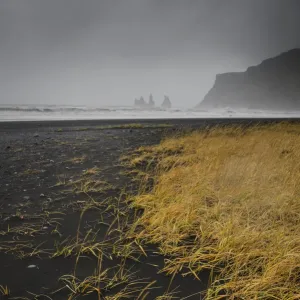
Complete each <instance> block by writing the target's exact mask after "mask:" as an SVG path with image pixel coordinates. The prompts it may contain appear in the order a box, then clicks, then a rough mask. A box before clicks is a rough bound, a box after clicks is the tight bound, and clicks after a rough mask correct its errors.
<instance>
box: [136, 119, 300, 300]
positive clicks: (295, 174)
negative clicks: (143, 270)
mask: <svg viewBox="0 0 300 300" xmlns="http://www.w3.org/2000/svg"><path fill="white" fill-rule="evenodd" d="M139 153H140V156H135V157H133V162H132V165H133V166H135V165H136V163H137V162H139V163H140V162H141V161H142V160H145V165H147V162H149V160H151V161H156V167H155V169H154V170H153V168H149V169H148V172H147V173H148V174H147V175H148V177H149V176H153V177H154V187H153V189H152V190H151V191H150V192H143V191H145V189H141V192H140V193H139V195H137V196H136V197H134V198H133V199H132V201H133V203H132V205H134V206H136V207H141V208H143V209H144V214H143V216H142V217H141V218H140V219H138V220H137V222H136V223H135V227H134V228H133V229H134V233H133V236H134V237H135V238H136V239H138V240H142V241H147V242H151V243H158V244H159V245H160V251H161V253H163V254H164V255H168V257H170V258H169V259H167V260H166V264H165V268H164V271H165V272H167V273H169V274H173V273H177V272H182V273H183V274H186V273H189V274H193V275H194V276H195V277H198V276H201V275H199V274H200V272H201V271H202V270H204V269H209V270H212V274H213V276H212V279H211V284H210V286H209V288H208V291H207V295H206V299H225V298H226V299H228V298H229V299H300V281H299V280H300V125H299V124H287V123H285V124H277V125H269V126H259V127H258V126H257V127H254V128H253V127H252V128H248V129H242V128H240V127H231V128H228V127H227V128H215V129H211V130H206V131H201V132H195V133H191V134H189V135H187V136H183V137H180V138H178V137H177V138H169V139H166V140H165V141H163V142H162V143H161V144H160V145H158V146H154V147H149V148H141V149H140V151H139Z"/></svg>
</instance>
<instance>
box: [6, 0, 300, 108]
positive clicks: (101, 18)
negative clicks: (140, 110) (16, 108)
mask: <svg viewBox="0 0 300 300" xmlns="http://www.w3.org/2000/svg"><path fill="white" fill-rule="evenodd" d="M299 11H300V1H298V0H248V1H246V0H226V1H224V0H206V1H200V0H199V1H196V0H184V1H180V0H105V1H101V0H94V1H93V0H84V1H81V0H7V1H5V0H4V1H1V2H0V90H1V94H0V104H65V105H71V104H72V105H88V106H105V105H132V104H133V100H134V98H136V97H140V96H142V95H143V96H144V97H145V98H146V99H147V98H148V95H149V94H150V93H152V94H153V96H154V100H155V101H156V102H157V104H160V103H161V102H162V100H163V95H164V94H167V95H169V97H170V99H171V101H172V102H173V104H174V106H178V107H193V106H195V105H196V104H197V103H199V102H200V101H201V100H202V99H203V97H204V95H205V94H206V93H207V92H208V90H209V89H210V87H211V86H212V84H213V82H214V78H215V75H216V74H217V73H222V72H226V71H241V70H244V69H246V68H247V67H248V66H250V65H253V64H257V63H259V62H261V61H262V60H263V59H265V58H268V57H270V56H275V55H277V54H279V53H281V52H283V51H286V50H289V49H292V48H295V47H299V46H300V35H299V32H298V28H300V18H299Z"/></svg>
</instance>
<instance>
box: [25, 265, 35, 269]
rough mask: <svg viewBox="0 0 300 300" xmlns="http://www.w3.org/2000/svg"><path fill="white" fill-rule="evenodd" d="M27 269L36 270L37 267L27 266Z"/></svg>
mask: <svg viewBox="0 0 300 300" xmlns="http://www.w3.org/2000/svg"><path fill="white" fill-rule="evenodd" d="M27 269H38V266H37V265H29V266H28V267H27Z"/></svg>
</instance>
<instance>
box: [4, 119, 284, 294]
mask: <svg viewBox="0 0 300 300" xmlns="http://www.w3.org/2000/svg"><path fill="white" fill-rule="evenodd" d="M276 121H277V122H278V121H281V120H276ZM258 122H261V123H268V122H274V120H273V119H271V120H270V119H269V120H262V119H260V120H258V119H257V120H242V119H230V120H224V119H223V120H217V119H213V120H137V121H134V122H133V121H124V120H117V121H56V122H48V121H46V122H10V123H9V122H7V123H0V286H1V285H2V286H8V288H9V289H10V294H11V295H10V298H13V297H27V298H26V299H49V298H47V297H46V296H39V297H37V296H34V295H47V296H49V297H51V298H52V299H68V295H69V294H70V290H68V288H65V284H64V283H63V282H61V281H59V278H60V277H61V276H63V275H65V274H73V272H74V266H75V261H76V255H74V254H72V255H70V256H68V257H64V255H62V256H58V257H55V258H54V257H52V256H53V254H54V253H55V252H56V250H57V249H56V245H58V243H61V242H63V241H64V240H66V239H67V238H68V239H69V240H72V239H73V240H74V239H76V237H77V234H78V224H79V220H80V213H81V211H82V209H83V207H84V206H85V204H86V203H87V202H88V201H89V198H88V197H90V196H91V197H93V199H94V200H95V201H96V202H97V203H100V205H101V206H100V205H99V207H97V208H95V207H94V208H93V209H90V210H88V211H87V212H86V213H85V214H84V215H83V218H82V220H81V226H80V230H79V231H80V233H81V237H84V236H85V233H86V232H88V231H89V230H90V231H91V232H94V233H97V234H95V236H96V237H97V241H98V242H101V241H103V240H105V238H107V237H106V232H107V229H108V226H109V225H111V224H112V223H113V221H114V220H115V216H114V214H113V213H112V211H111V208H108V205H109V204H108V202H107V199H111V200H110V202H109V203H119V202H118V200H117V199H121V198H122V197H121V198H120V194H122V191H123V190H124V188H126V190H128V191H130V192H131V193H134V192H135V191H136V189H137V184H136V183H134V182H132V178H131V177H130V176H129V175H125V174H124V168H123V167H122V166H121V165H120V161H119V159H120V157H121V156H122V155H125V154H128V153H129V152H130V151H131V150H134V149H136V148H138V147H140V146H142V145H153V144H157V143H159V142H160V140H161V139H162V137H164V136H168V135H172V134H173V133H174V131H176V130H177V129H185V128H195V129H196V128H201V127H204V126H208V125H212V126H213V125H218V124H232V123H238V124H256V123H258ZM129 123H130V124H132V123H138V124H142V126H141V128H132V129H131V128H122V127H124V126H123V125H124V124H129ZM160 124H163V125H164V126H161V127H160ZM166 124H168V125H169V126H171V127H166V126H165V125H166ZM149 126H150V127H149ZM116 127H117V128H116ZM125 127H126V126H125ZM143 127H144V128H143ZM82 156H85V159H83V160H82V161H79V162H74V161H73V162H72V161H71V160H72V159H73V158H74V157H82ZM93 167H98V168H99V170H100V171H99V173H98V174H94V175H93V176H91V178H92V179H93V180H95V181H99V182H100V181H102V182H103V188H102V190H98V191H94V192H91V193H88V194H89V195H86V194H84V193H79V192H78V191H77V190H72V191H70V187H71V186H73V185H72V181H73V182H74V181H76V180H77V179H79V178H84V175H83V172H84V170H87V169H90V168H93ZM58 182H60V183H61V185H58ZM122 200H123V199H121V204H120V205H121V208H120V209H121V210H122V209H123V210H124V212H126V213H129V214H130V213H131V211H130V210H128V209H127V208H126V207H125V204H122V203H123V202H122ZM61 213H63V214H61ZM101 218H103V219H101ZM104 223H106V224H104ZM24 225H25V226H24ZM116 235H117V234H116ZM114 238H117V237H114ZM112 243H113V242H112ZM22 245H23V246H22ZM24 245H25V246H24ZM39 250H43V251H42V252H38V251H39ZM107 251H108V252H109V251H111V250H109V249H108V250H107ZM156 252H157V250H156V248H155V247H154V246H152V247H151V248H150V247H149V248H147V257H145V256H140V255H137V256H138V258H139V261H138V262H137V261H134V260H132V259H129V258H128V259H126V268H127V269H130V270H131V272H134V273H135V274H134V275H133V277H132V280H135V279H141V280H142V279H143V280H144V281H146V282H152V281H156V283H155V284H154V285H153V286H152V287H155V289H152V290H150V291H149V294H148V296H147V297H146V299H155V298H156V297H157V296H160V295H162V294H163V293H164V292H165V291H167V290H170V291H171V290H174V289H175V288H177V289H176V291H177V292H178V294H176V296H177V297H178V298H179V299H182V298H183V297H187V296H190V295H193V294H194V296H191V297H190V298H188V299H201V298H200V295H199V294H197V295H196V293H199V292H201V291H203V290H205V288H206V286H207V282H208V274H209V273H208V272H207V274H201V279H202V282H200V281H197V280H195V279H194V278H191V277H182V276H181V275H178V276H176V277H175V278H174V279H173V280H172V284H171V286H170V287H169V283H170V281H171V277H168V276H165V275H164V274H158V271H159V270H160V269H161V268H162V266H163V260H164V258H163V257H161V256H159V255H158V254H157V253H156ZM83 256H84V257H81V258H80V260H79V263H78V265H77V268H76V276H77V277H79V278H85V277H86V276H90V275H92V274H93V272H94V270H95V268H96V266H97V260H96V258H95V257H94V256H93V255H88V254H87V255H83ZM111 258H112V259H110V258H104V260H103V266H102V268H103V269H107V268H111V267H116V266H117V265H118V264H120V263H121V262H122V261H124V260H122V257H121V256H120V257H117V255H112V257H111ZM28 266H33V267H32V268H28ZM62 287H64V289H62V290H60V291H58V292H56V293H53V292H55V291H57V290H58V289H60V288H62ZM122 287H123V286H122ZM122 287H116V288H114V289H108V288H107V289H105V288H104V289H103V294H102V297H103V299H105V297H106V296H108V295H114V294H115V293H117V291H118V289H120V288H122ZM143 287H145V284H144V285H141V289H142V288H143ZM137 295H138V294H133V295H132V299H136V298H137ZM0 298H1V296H0ZM6 298H7V299H9V297H6ZM77 299H80V297H79V296H78V298H77ZM84 299H97V296H96V294H90V296H88V297H84Z"/></svg>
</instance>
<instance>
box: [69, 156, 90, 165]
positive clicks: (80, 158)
mask: <svg viewBox="0 0 300 300" xmlns="http://www.w3.org/2000/svg"><path fill="white" fill-rule="evenodd" d="M86 159H87V157H86V156H85V155H82V156H76V157H73V158H72V159H70V160H69V162H71V163H73V164H81V163H83V162H84V161H86Z"/></svg>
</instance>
